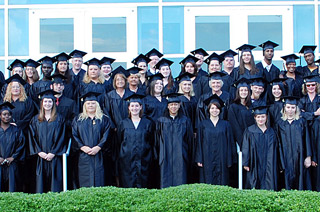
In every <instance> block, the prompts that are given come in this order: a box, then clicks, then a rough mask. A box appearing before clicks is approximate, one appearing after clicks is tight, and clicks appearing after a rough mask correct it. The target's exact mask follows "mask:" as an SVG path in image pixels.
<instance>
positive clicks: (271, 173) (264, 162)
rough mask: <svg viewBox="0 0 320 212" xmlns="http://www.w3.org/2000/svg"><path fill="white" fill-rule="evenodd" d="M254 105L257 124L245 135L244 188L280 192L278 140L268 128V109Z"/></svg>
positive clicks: (246, 131)
mask: <svg viewBox="0 0 320 212" xmlns="http://www.w3.org/2000/svg"><path fill="white" fill-rule="evenodd" d="M256 103H258V102H255V103H253V109H254V119H255V122H256V123H255V124H254V125H252V126H250V127H248V128H247V129H246V130H245V132H244V134H243V142H242V153H243V155H242V165H243V168H244V170H245V173H244V174H245V182H244V188H246V189H253V188H254V189H266V190H278V176H277V173H278V157H279V156H278V139H277V135H276V133H275V131H274V130H273V129H272V128H271V127H268V124H267V120H268V115H267V107H266V105H264V104H256Z"/></svg>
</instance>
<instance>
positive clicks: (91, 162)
mask: <svg viewBox="0 0 320 212" xmlns="http://www.w3.org/2000/svg"><path fill="white" fill-rule="evenodd" d="M98 95H99V93H93V92H89V93H87V94H85V95H84V96H82V97H81V99H83V101H84V104H83V112H82V113H80V114H79V115H78V116H76V117H75V118H74V120H73V123H72V135H73V138H74V140H75V143H76V147H77V149H78V151H79V161H78V180H79V185H80V187H98V186H104V185H105V175H107V174H111V173H110V172H109V170H105V168H104V160H103V150H104V148H105V146H106V143H107V142H108V141H109V139H108V136H109V131H110V119H109V117H107V116H106V115H104V114H103V112H102V110H101V108H100V106H99V103H98V101H97V100H98V99H97V96H98Z"/></svg>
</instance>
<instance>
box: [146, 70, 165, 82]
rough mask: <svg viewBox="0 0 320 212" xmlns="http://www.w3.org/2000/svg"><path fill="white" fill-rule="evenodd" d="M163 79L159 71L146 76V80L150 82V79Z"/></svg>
mask: <svg viewBox="0 0 320 212" xmlns="http://www.w3.org/2000/svg"><path fill="white" fill-rule="evenodd" d="M162 79H163V75H162V74H161V73H159V72H158V73H156V74H154V75H151V76H148V81H149V82H150V83H151V82H152V81H155V80H162Z"/></svg>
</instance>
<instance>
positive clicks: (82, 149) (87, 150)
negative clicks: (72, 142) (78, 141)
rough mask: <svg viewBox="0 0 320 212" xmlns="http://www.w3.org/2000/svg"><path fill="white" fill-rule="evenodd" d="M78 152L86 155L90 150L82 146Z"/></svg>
mask: <svg viewBox="0 0 320 212" xmlns="http://www.w3.org/2000/svg"><path fill="white" fill-rule="evenodd" d="M80 150H81V151H83V152H84V153H86V154H88V152H89V151H90V150H91V148H90V147H88V146H83V147H81V148H80Z"/></svg>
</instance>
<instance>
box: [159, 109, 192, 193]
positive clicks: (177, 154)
mask: <svg viewBox="0 0 320 212" xmlns="http://www.w3.org/2000/svg"><path fill="white" fill-rule="evenodd" d="M192 140H193V131H192V124H191V122H190V119H188V118H187V117H186V116H184V115H182V114H180V115H177V116H176V117H175V119H172V118H171V117H169V116H168V115H165V116H162V117H160V118H159V119H158V120H157V122H156V139H155V142H156V148H157V159H158V161H159V165H160V187H161V188H166V187H169V186H178V185H182V184H186V183H187V182H188V171H189V168H190V163H192V161H191V160H190V159H191V157H192V152H191V149H192V146H193V145H192Z"/></svg>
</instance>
